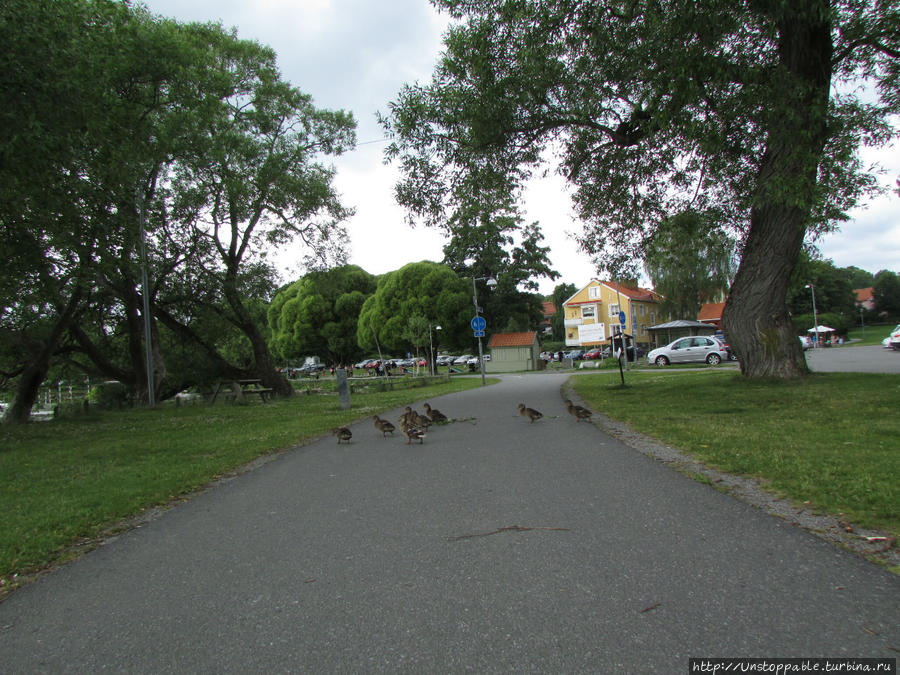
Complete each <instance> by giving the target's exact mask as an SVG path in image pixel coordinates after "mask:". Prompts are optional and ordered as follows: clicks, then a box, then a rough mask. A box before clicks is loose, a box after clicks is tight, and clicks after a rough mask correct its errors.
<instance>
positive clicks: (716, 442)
mask: <svg viewBox="0 0 900 675" xmlns="http://www.w3.org/2000/svg"><path fill="white" fill-rule="evenodd" d="M618 384H619V379H618V376H616V377H615V378H611V377H608V376H595V377H590V376H578V377H576V378H575V380H574V385H575V389H576V391H577V392H578V394H579V395H580V396H581V397H582V398H584V399H585V401H587V402H588V403H590V404H591V405H592V406H594V408H595V409H596V410H600V411H603V412H604V413H605V414H607V415H609V416H610V417H612V418H613V419H617V420H622V421H624V422H627V423H628V424H629V425H630V426H631V427H632V428H634V429H635V430H637V431H640V432H643V433H645V434H648V435H650V436H653V437H655V438H657V439H659V440H661V441H663V442H664V443H666V444H668V445H672V446H675V447H677V448H679V449H681V450H683V451H685V452H687V453H688V454H690V455H692V456H694V457H696V458H698V459H700V460H702V461H703V462H704V463H706V464H708V465H711V466H713V467H715V468H718V469H721V470H724V471H727V472H729V473H734V474H740V475H746V476H753V477H756V478H759V479H761V480H762V481H763V483H764V484H765V485H766V486H767V487H768V488H769V489H771V490H773V491H774V492H775V493H777V494H779V495H782V496H787V497H789V498H790V499H792V500H794V501H795V502H797V503H801V502H807V501H808V502H810V503H811V504H812V505H813V506H814V507H815V508H817V509H819V510H821V511H824V512H828V513H831V514H834V515H837V514H840V513H844V514H846V515H845V519H846V520H848V521H851V522H854V523H856V524H858V525H860V526H863V527H873V528H879V529H884V530H888V531H890V532H892V533H893V534H895V535H900V480H898V478H900V440H898V439H900V417H898V415H897V401H898V400H900V376H898V375H870V374H849V373H829V374H819V375H813V376H810V377H808V378H805V379H803V380H801V381H795V382H780V381H766V382H752V381H746V380H744V379H743V378H742V377H741V376H740V375H739V374H737V373H735V372H734V371H730V372H729V371H724V370H718V369H707V370H703V371H699V372H672V371H668V372H665V373H650V372H644V373H632V374H630V376H629V377H628V379H627V384H628V386H627V387H625V388H621V387H618V386H616V385H618Z"/></svg>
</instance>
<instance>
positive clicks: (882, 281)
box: [874, 270, 900, 319]
mask: <svg viewBox="0 0 900 675" xmlns="http://www.w3.org/2000/svg"><path fill="white" fill-rule="evenodd" d="M874 288H875V291H874V293H875V311H876V312H878V313H879V315H881V314H883V315H885V316H889V317H895V318H898V319H900V279H898V277H897V274H896V273H895V272H891V271H889V270H882V271H880V272H879V273H878V274H876V275H875V283H874Z"/></svg>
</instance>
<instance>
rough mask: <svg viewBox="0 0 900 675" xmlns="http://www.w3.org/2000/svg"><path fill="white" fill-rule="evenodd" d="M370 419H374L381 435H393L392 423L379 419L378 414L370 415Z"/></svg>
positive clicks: (393, 427)
mask: <svg viewBox="0 0 900 675" xmlns="http://www.w3.org/2000/svg"><path fill="white" fill-rule="evenodd" d="M372 419H373V420H374V421H375V428H376V429H378V431H380V432H381V435H382V436H387V435H388V434H391V435H392V436H393V435H394V429H396V427H395V426H394V425H393V424H391V423H390V422H388V421H387V420H383V419H381V418H380V417H379V416H378V415H372Z"/></svg>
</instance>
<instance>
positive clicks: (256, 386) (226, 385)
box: [209, 380, 274, 404]
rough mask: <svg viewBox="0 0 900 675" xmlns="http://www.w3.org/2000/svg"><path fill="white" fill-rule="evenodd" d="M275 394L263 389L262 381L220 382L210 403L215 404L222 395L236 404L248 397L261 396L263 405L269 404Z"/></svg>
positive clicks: (270, 390)
mask: <svg viewBox="0 0 900 675" xmlns="http://www.w3.org/2000/svg"><path fill="white" fill-rule="evenodd" d="M223 390H225V391H223ZM273 392H274V390H273V389H269V388H266V387H263V386H262V382H261V381H260V380H220V381H219V382H216V386H215V388H214V389H213V393H212V398H210V400H209V402H210V404H213V403H215V402H216V398H217V397H218V396H219V394H220V393H222V395H223V396H225V397H226V398H228V399H231V400H232V401H233V402H235V403H237V402H239V401H243V400H244V398H245V397H246V396H253V395H255V396H259V399H260V400H261V401H262V402H263V403H267V402H268V400H269V395H271V394H272V393H273Z"/></svg>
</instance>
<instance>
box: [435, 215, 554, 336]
mask: <svg viewBox="0 0 900 675" xmlns="http://www.w3.org/2000/svg"><path fill="white" fill-rule="evenodd" d="M448 230H449V231H450V233H451V238H450V242H449V243H448V244H447V245H446V246H445V247H444V264H445V265H449V266H450V267H452V268H453V270H454V271H455V272H456V273H457V274H458V275H459V276H461V277H463V278H468V279H472V278H473V277H474V278H482V279H484V278H489V277H490V278H493V279H496V280H497V286H496V288H494V289H493V290H490V291H489V290H488V288H487V286H485V285H484V282H481V288H480V290H479V292H478V304H479V305H481V306H482V307H483V308H484V311H483V312H482V314H483V315H484V316H485V319H486V320H487V322H488V326H489V329H490V330H494V331H497V330H503V331H526V330H534V329H536V328H537V326H538V325H539V324H540V322H541V320H542V311H541V305H540V299H538V298H535V297H533V291H535V290H537V281H536V280H537V279H539V278H540V277H547V278H549V279H556V278H558V277H559V274H558V273H557V272H555V271H554V270H552V269H551V268H550V261H549V259H548V254H549V250H550V249H549V247H546V246H541V245H540V243H541V241H542V240H543V238H544V237H543V235H542V234H541V231H540V227H539V226H538V224H537V223H531V224H530V225H524V224H523V223H522V219H521V217H519V215H518V213H517V211H516V209H515V207H514V206H511V205H509V204H504V205H502V206H500V207H497V208H496V209H494V210H493V211H491V212H488V211H485V210H481V209H479V208H478V206H477V205H473V206H472V207H471V208H470V207H468V206H462V207H461V208H459V209H458V210H457V211H456V213H454V215H453V216H452V217H451V218H450V222H449V225H448ZM529 291H531V292H529Z"/></svg>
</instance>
